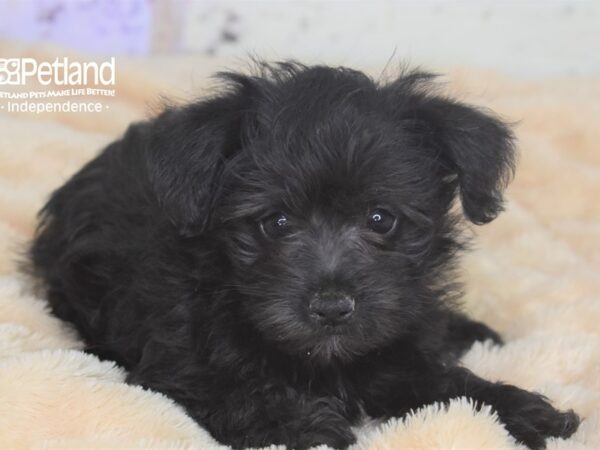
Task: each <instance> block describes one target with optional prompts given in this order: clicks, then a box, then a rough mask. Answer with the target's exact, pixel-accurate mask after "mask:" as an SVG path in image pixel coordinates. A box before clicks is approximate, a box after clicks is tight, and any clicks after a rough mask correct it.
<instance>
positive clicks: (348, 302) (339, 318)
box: [308, 292, 355, 325]
mask: <svg viewBox="0 0 600 450" xmlns="http://www.w3.org/2000/svg"><path fill="white" fill-rule="evenodd" d="M354 307H355V303H354V299H353V298H352V297H350V296H349V295H346V294H343V293H340V292H322V293H319V294H317V295H315V296H314V297H313V299H312V300H311V302H310V303H309V305H308V308H309V309H310V312H311V313H312V314H313V316H314V317H315V318H316V319H317V320H318V321H319V322H321V323H325V324H330V325H336V324H339V323H342V322H345V321H346V320H348V319H349V318H350V316H352V314H353V313H354Z"/></svg>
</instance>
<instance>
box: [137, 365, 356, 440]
mask: <svg viewBox="0 0 600 450" xmlns="http://www.w3.org/2000/svg"><path fill="white" fill-rule="evenodd" d="M181 374H184V376H181ZM190 375H191V374H190V373H187V374H186V373H185V372H184V371H183V370H181V371H178V370H168V371H167V372H164V373H163V372H161V371H156V370H139V369H138V370H134V371H133V372H132V373H131V374H130V376H129V382H131V383H135V384H141V385H142V386H144V387H147V388H151V389H154V390H157V391H159V392H162V393H164V394H166V395H168V396H169V397H171V398H172V399H173V400H175V401H176V402H178V403H179V404H181V405H182V406H183V407H184V408H185V409H186V410H187V412H188V414H190V415H191V416H192V418H194V419H195V420H196V421H197V422H198V423H200V424H201V425H203V426H204V427H206V428H207V429H208V431H209V432H210V433H211V434H212V436H213V437H214V438H215V439H217V440H218V441H219V442H221V443H223V444H227V445H231V446H232V447H233V448H236V449H238V448H239V449H241V448H246V447H253V448H254V447H265V446H269V445H272V444H276V445H285V446H287V448H289V449H297V450H303V449H307V448H310V447H313V446H317V445H322V444H325V445H328V446H330V447H332V448H336V449H345V448H347V447H348V446H349V445H350V444H352V443H354V441H355V437H354V434H353V433H352V431H351V429H350V425H351V424H350V422H349V419H348V416H349V414H348V412H347V411H346V408H345V405H344V404H343V402H342V401H341V400H340V399H338V398H335V397H317V396H312V395H310V394H308V393H304V392H299V391H298V390H296V389H294V388H293V387H291V386H288V385H286V384H285V383H282V382H281V381H278V380H264V379H262V380H259V379H256V380H253V379H251V378H250V377H249V378H247V379H245V380H239V379H238V380H234V379H224V378H222V377H221V378H220V377H218V376H215V375H214V374H212V375H209V376H207V374H202V373H198V374H197V375H193V374H192V375H191V376H190Z"/></svg>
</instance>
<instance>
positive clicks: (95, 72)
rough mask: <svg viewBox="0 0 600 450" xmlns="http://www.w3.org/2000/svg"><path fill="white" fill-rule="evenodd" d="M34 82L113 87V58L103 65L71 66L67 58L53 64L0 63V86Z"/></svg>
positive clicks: (18, 60)
mask: <svg viewBox="0 0 600 450" xmlns="http://www.w3.org/2000/svg"><path fill="white" fill-rule="evenodd" d="M30 80H35V81H37V82H38V83H39V84H41V85H42V86H48V85H51V84H54V85H56V86H69V87H72V86H84V85H89V84H94V85H96V86H114V84H115V58H114V57H112V58H110V60H109V61H106V62H103V63H97V62H71V61H69V58H68V57H63V58H56V59H55V60H54V61H53V62H49V61H43V62H38V61H37V60H35V59H34V58H10V59H0V86H2V85H9V86H25V85H27V82H28V81H30Z"/></svg>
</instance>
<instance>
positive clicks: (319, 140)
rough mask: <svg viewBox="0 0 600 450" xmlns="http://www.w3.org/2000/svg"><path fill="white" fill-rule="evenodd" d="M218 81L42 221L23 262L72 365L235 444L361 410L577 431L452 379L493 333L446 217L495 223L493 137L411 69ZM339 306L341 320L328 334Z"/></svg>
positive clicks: (508, 150)
mask: <svg viewBox="0 0 600 450" xmlns="http://www.w3.org/2000/svg"><path fill="white" fill-rule="evenodd" d="M221 77H222V78H223V79H224V80H225V82H226V88H225V89H224V90H223V91H222V92H221V93H220V94H219V95H217V96H215V97H214V98H211V99H207V100H203V101H200V102H197V103H194V104H191V105H188V106H186V107H183V108H173V109H170V110H167V111H166V112H164V113H163V114H161V115H160V116H158V117H157V118H155V119H154V120H152V121H150V122H145V123H140V124H136V125H133V126H131V127H130V129H129V130H128V131H127V133H126V134H125V136H124V137H123V138H122V139H121V140H120V141H117V142H115V143H113V144H111V145H110V146H109V147H107V148H106V149H105V150H104V151H103V152H102V153H101V154H100V156H98V157H97V158H96V159H95V160H93V161H92V162H90V163H89V164H88V165H87V166H85V167H84V168H83V169H82V170H81V171H80V172H79V173H78V174H76V175H75V176H74V177H73V178H72V179H71V180H70V181H69V182H68V183H67V184H66V185H65V186H63V187H62V188H60V189H59V190H58V191H56V192H55V193H54V194H53V196H52V198H51V200H50V201H49V203H48V204H47V205H46V207H45V208H44V210H43V212H42V222H41V224H40V228H39V232H38V235H37V237H36V240H35V242H34V244H33V247H32V250H31V255H32V262H33V264H32V265H33V270H34V272H35V274H36V275H37V276H38V277H39V278H40V279H42V280H43V282H44V286H45V287H46V289H47V295H48V298H49V301H50V304H51V306H52V309H53V311H54V313H55V314H56V315H57V316H59V317H61V318H63V319H65V320H69V321H71V322H72V323H74V324H75V326H76V328H77V329H78V331H79V332H80V333H81V335H82V336H83V338H84V339H85V340H86V342H87V345H88V351H90V352H93V353H95V354H97V355H99V356H101V357H103V358H108V359H114V360H115V361H117V362H118V363H119V364H121V365H123V366H124V367H125V368H127V369H128V370H129V371H130V375H129V380H130V382H132V383H137V384H141V385H143V386H146V387H149V388H152V389H155V390H158V391H161V392H163V393H165V394H167V395H169V396H171V397H172V398H173V399H175V400H176V401H178V402H179V403H180V404H182V405H183V406H184V407H185V408H186V409H187V411H188V412H189V413H190V415H192V417H194V418H195V419H196V420H198V421H199V422H200V423H202V424H203V425H205V426H206V427H207V428H208V430H209V431H210V432H211V433H212V434H213V435H214V436H215V437H216V438H217V439H219V440H220V441H222V442H225V443H229V444H231V445H233V446H235V447H242V446H250V445H252V446H260V445H266V444H286V445H288V446H290V447H293V448H306V447H309V446H312V445H316V444H328V445H331V446H333V447H338V448H342V447H345V446H347V445H348V444H350V443H351V442H353V441H354V436H353V434H352V432H351V429H350V427H351V426H352V425H355V424H357V423H358V422H359V421H360V419H361V418H362V417H363V416H364V415H365V414H366V415H368V416H370V417H374V418H385V417H391V416H401V415H403V414H406V413H407V412H408V411H409V410H411V409H413V408H417V407H420V406H422V405H424V404H428V403H432V402H435V401H442V402H446V401H448V400H450V399H451V398H454V397H458V396H468V397H471V398H473V399H474V400H475V401H476V402H477V403H478V404H480V405H481V404H484V403H485V404H489V405H491V406H492V407H493V408H494V409H495V410H496V411H497V413H498V415H499V417H500V419H501V420H502V421H503V422H504V423H505V425H506V427H507V429H508V430H509V432H510V433H511V434H512V435H513V436H515V437H516V438H517V439H518V440H519V441H521V442H524V443H525V444H527V445H528V446H530V447H532V448H540V447H543V445H544V439H545V437H547V436H561V437H566V436H569V435H570V434H572V433H573V432H574V430H575V429H576V428H577V424H578V419H577V416H576V415H575V414H574V413H573V412H571V411H569V412H565V413H563V412H559V411H557V410H555V409H554V408H553V407H552V406H551V405H550V404H549V403H548V402H547V401H546V400H545V399H544V398H543V397H541V396H539V395H537V394H534V393H530V392H527V391H524V390H521V389H518V388H516V387H514V386H510V385H505V384H500V383H492V382H488V381H485V380H483V379H480V378H478V377H477V376H475V375H474V374H472V373H471V372H469V371H468V370H466V369H464V368H461V367H459V366H457V365H456V356H457V355H459V354H460V353H461V352H462V351H463V350H464V349H466V348H467V347H468V346H470V344H471V343H472V342H473V341H475V340H485V339H492V340H495V341H499V337H498V336H497V335H496V333H494V332H493V331H492V330H490V329H489V328H488V327H486V326H485V325H483V324H481V323H477V322H473V321H470V320H469V319H467V318H466V317H464V316H462V315H461V314H460V313H459V312H457V311H456V309H455V308H454V306H453V305H454V300H455V298H456V295H457V293H458V292H459V289H458V286H457V284H456V282H455V277H454V276H453V262H454V261H455V258H456V254H457V252H458V251H460V250H461V249H462V247H463V246H464V245H463V243H462V242H461V238H460V232H459V231H460V230H459V228H460V222H461V221H462V217H461V215H459V214H458V213H457V212H454V211H453V208H452V206H453V203H454V199H455V197H457V196H458V197H460V200H461V203H462V209H463V212H464V216H465V217H466V218H467V219H468V220H470V221H471V222H474V223H477V224H483V223H486V222H489V221H490V220H492V219H493V218H495V217H496V215H497V214H498V212H499V211H500V210H501V209H502V189H503V188H504V186H505V185H506V182H507V181H508V179H509V178H510V175H511V173H512V170H513V167H514V150H513V142H512V135H511V133H510V131H509V130H508V129H507V127H506V126H505V125H504V124H502V123H501V122H500V121H499V120H497V119H496V118H494V117H492V116H491V115H489V114H486V113H483V112H480V111H477V110H475V109H473V108H471V107H468V106H466V105H463V104H461V103H459V102H456V101H452V100H450V99H446V98H442V97H439V96H436V95H435V93H434V91H433V87H432V83H431V81H432V77H431V75H429V74H425V73H420V72H410V73H405V74H403V75H401V76H400V77H399V78H398V79H397V80H395V81H393V82H390V83H387V84H378V83H376V82H374V81H373V80H371V79H370V78H368V77H366V76H365V75H363V74H362V73H360V72H356V71H352V70H349V69H341V68H337V69H332V68H328V67H318V66H317V67H305V66H302V65H299V64H295V63H286V64H279V65H273V66H267V65H264V66H262V69H261V71H260V72H259V73H257V74H256V75H244V74H235V73H228V74H223V75H221ZM373 211H384V212H386V213H389V214H390V217H392V220H393V227H391V229H390V230H389V232H386V233H378V232H375V231H374V230H373V229H372V227H371V228H370V222H369V220H370V219H369V218H370V217H371V218H372V214H373ZM282 215H284V217H285V219H286V223H285V227H284V228H285V233H284V234H280V232H279V231H278V230H277V228H273V227H274V225H273V224H274V223H279V222H277V219H278V218H279V217H281V216H282ZM274 220H275V222H274ZM266 230H270V231H266ZM340 299H344V300H343V301H345V302H347V301H351V302H352V305H353V308H354V309H353V310H352V311H350V312H349V314H350V316H349V317H348V318H347V320H344V321H340V322H339V323H338V322H337V321H334V322H333V323H331V322H330V321H329V318H330V317H329V316H328V314H329V313H330V312H331V311H330V310H327V311H326V310H325V309H323V308H330V305H334V306H335V305H338V303H340V302H342V300H340ZM315 305H316V306H315ZM324 311H326V312H324ZM324 317H326V318H327V320H325V321H324V320H323V318H324ZM336 320H337V319H336Z"/></svg>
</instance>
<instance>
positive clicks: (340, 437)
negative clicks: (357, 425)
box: [288, 428, 356, 450]
mask: <svg viewBox="0 0 600 450" xmlns="http://www.w3.org/2000/svg"><path fill="white" fill-rule="evenodd" d="M354 442H356V437H355V436H354V434H353V433H352V431H351V430H350V429H349V428H338V429H335V430H334V429H323V430H318V429H317V430H312V431H310V432H308V433H305V434H303V435H302V436H298V440H297V441H296V442H295V443H293V444H291V445H288V448H289V449H295V450H306V449H309V448H311V447H316V446H319V445H327V446H328V447H331V448H335V449H340V450H343V449H346V448H348V447H349V446H350V445H352V444H354Z"/></svg>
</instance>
